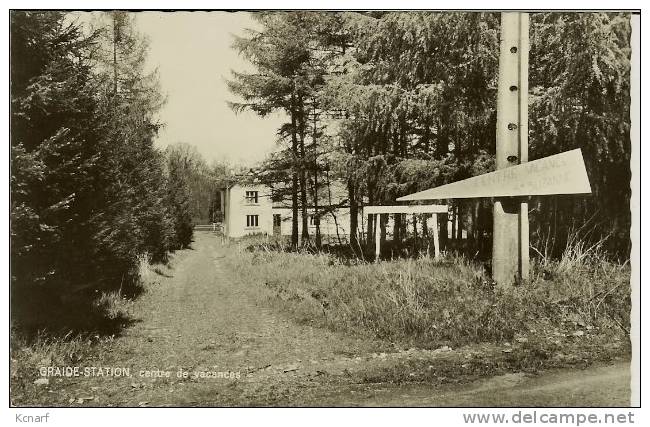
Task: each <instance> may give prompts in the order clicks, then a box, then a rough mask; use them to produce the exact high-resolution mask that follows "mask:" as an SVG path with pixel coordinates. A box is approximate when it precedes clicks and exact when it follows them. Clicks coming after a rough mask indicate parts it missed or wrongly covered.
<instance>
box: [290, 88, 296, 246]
mask: <svg viewBox="0 0 650 427" xmlns="http://www.w3.org/2000/svg"><path fill="white" fill-rule="evenodd" d="M291 100H292V103H294V102H295V96H294V95H293V94H291ZM297 133H298V129H297V124H296V113H295V111H294V110H292V111H291V155H292V156H293V164H292V165H291V247H292V248H293V249H296V248H297V247H298V171H297V170H296V166H297V165H296V162H297V159H298V135H297Z"/></svg>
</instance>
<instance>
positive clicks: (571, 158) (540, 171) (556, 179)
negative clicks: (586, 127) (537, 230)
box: [397, 148, 591, 201]
mask: <svg viewBox="0 0 650 427" xmlns="http://www.w3.org/2000/svg"><path fill="white" fill-rule="evenodd" d="M585 193H591V186H590V185H589V179H588V177H587V170H586V169H585V162H584V160H583V158H582V152H581V151H580V149H579V148H578V149H575V150H571V151H566V152H564V153H560V154H556V155H554V156H549V157H545V158H543V159H539V160H533V161H531V162H528V163H522V164H520V165H517V166H512V167H509V168H505V169H500V170H497V171H495V172H490V173H486V174H483V175H479V176H475V177H472V178H467V179H464V180H462V181H458V182H453V183H451V184H447V185H442V186H440V187H435V188H431V189H429V190H425V191H420V192H418V193H414V194H409V195H408V196H404V197H400V198H399V199H397V200H399V201H410V200H431V199H467V198H477V197H511V196H536V195H549V194H585Z"/></svg>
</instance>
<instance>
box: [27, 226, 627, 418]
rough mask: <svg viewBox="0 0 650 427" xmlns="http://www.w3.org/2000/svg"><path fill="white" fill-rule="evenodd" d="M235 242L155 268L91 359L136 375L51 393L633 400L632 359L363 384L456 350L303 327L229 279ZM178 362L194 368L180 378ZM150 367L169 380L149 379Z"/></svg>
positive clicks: (106, 401) (350, 402)
mask: <svg viewBox="0 0 650 427" xmlns="http://www.w3.org/2000/svg"><path fill="white" fill-rule="evenodd" d="M224 250H227V248H226V247H224V246H221V245H220V244H219V243H218V241H217V239H215V238H214V236H212V235H211V233H196V241H195V242H194V244H193V249H192V250H187V251H182V252H180V253H179V254H178V255H177V256H176V257H175V259H174V261H173V262H172V265H171V268H170V269H169V270H166V271H163V272H160V273H161V274H156V273H151V274H152V275H153V276H155V277H150V278H149V279H150V280H151V279H152V278H155V280H156V281H157V282H158V283H157V284H156V285H154V286H152V287H151V288H150V291H149V292H147V293H146V294H144V295H143V296H142V297H141V298H140V299H139V300H138V301H137V302H136V304H135V306H134V308H133V312H134V313H135V315H136V317H138V321H137V322H136V323H135V324H134V325H133V326H131V327H129V328H128V329H127V330H126V331H125V332H124V334H123V335H122V336H120V337H118V338H116V339H115V341H114V342H113V343H112V345H111V346H110V347H109V348H108V349H107V350H106V352H104V353H103V354H102V357H101V360H97V361H85V363H80V364H83V365H85V366H89V365H91V364H94V365H101V366H113V367H126V368H129V370H130V377H119V378H115V377H110V378H109V377H80V378H57V379H54V380H53V381H52V382H51V383H50V384H49V385H48V386H47V387H46V389H43V390H42V393H39V394H40V396H41V398H42V397H43V396H47V397H48V399H47V401H49V402H51V404H52V405H56V406H59V405H63V406H69V405H78V406H225V405H237V406H249V405H255V406H259V405H281V406H290V405H310V406H311V405H332V406H341V405H343V406H356V405H363V406H373V405H390V406H403V405H409V406H410V405H414V406H456V405H462V406H478V405H487V406H492V405H494V406H499V405H512V406H519V405H535V404H549V405H578V406H582V405H584V404H586V405H590V404H591V405H598V406H605V405H626V404H628V396H629V387H628V385H627V384H629V371H628V369H627V366H626V365H625V364H623V363H621V364H618V365H613V366H610V367H599V368H590V369H587V370H584V371H571V372H570V373H568V374H567V373H564V372H562V373H554V374H550V375H548V376H536V377H533V378H530V377H527V376H525V375H523V374H511V375H510V376H505V377H497V378H495V379H491V380H484V381H481V382H477V383H474V384H469V385H462V386H458V385H456V386H450V387H447V388H444V387H443V388H440V387H435V388H434V387H432V386H431V385H423V384H416V385H408V386H396V385H386V384H359V381H358V378H359V373H360V372H363V371H364V370H368V369H376V368H381V367H382V366H389V365H390V364H391V363H394V362H395V360H397V359H399V360H403V359H404V358H422V357H445V356H444V354H438V353H437V352H436V351H424V350H412V351H407V352H400V353H391V352H390V350H389V349H387V348H386V344H385V343H384V344H382V343H378V342H374V341H372V340H369V339H363V338H359V337H351V336H347V335H344V334H340V333H334V332H330V331H327V330H323V329H319V328H315V327H311V326H309V325H298V324H296V323H294V322H292V321H291V320H289V319H287V318H285V317H283V316H282V315H281V314H278V313H276V312H274V311H272V310H271V309H269V308H266V307H262V306H259V305H257V304H256V302H255V301H254V300H253V299H252V298H251V297H250V296H249V293H248V292H246V289H245V288H244V286H245V285H243V284H237V283H236V281H232V280H228V279H227V274H226V272H224V271H223V267H222V262H221V261H220V260H221V259H222V258H223V251H224ZM179 370H181V372H183V371H185V372H188V376H187V377H185V378H184V377H182V376H181V377H179V376H178V372H179ZM144 371H148V372H150V373H151V372H156V373H157V371H162V372H169V377H166V378H151V377H142V376H141V375H142V374H145V375H146V372H144ZM195 372H198V373H205V376H206V377H204V378H202V377H196V376H195V375H194V374H193V373H195ZM212 376H217V378H212ZM219 376H220V377H219ZM224 376H226V377H227V378H224Z"/></svg>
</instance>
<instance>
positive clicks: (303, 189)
mask: <svg viewBox="0 0 650 427" xmlns="http://www.w3.org/2000/svg"><path fill="white" fill-rule="evenodd" d="M298 105H299V108H300V121H299V123H300V133H299V136H300V139H299V143H300V162H299V164H300V169H299V172H300V214H301V217H302V218H301V219H302V233H301V235H300V237H301V244H302V245H305V244H306V243H307V242H308V241H309V214H308V213H307V175H306V171H305V117H304V114H303V113H304V111H303V110H304V106H303V101H302V98H298Z"/></svg>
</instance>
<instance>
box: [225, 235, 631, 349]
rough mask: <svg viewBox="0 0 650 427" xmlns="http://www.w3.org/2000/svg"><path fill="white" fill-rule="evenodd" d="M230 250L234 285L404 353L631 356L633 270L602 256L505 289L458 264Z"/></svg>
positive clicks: (536, 271)
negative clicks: (616, 346)
mask: <svg viewBox="0 0 650 427" xmlns="http://www.w3.org/2000/svg"><path fill="white" fill-rule="evenodd" d="M232 249H233V250H230V251H228V255H227V256H226V262H227V263H228V265H229V266H230V268H231V269H232V271H233V273H234V276H235V277H238V278H239V279H240V280H241V281H242V283H244V284H246V286H247V288H248V289H249V291H250V292H251V293H253V294H254V295H255V296H257V297H258V298H259V299H261V300H263V301H266V302H267V303H271V304H274V305H277V306H279V307H280V308H281V309H283V310H284V311H287V312H288V313H290V314H291V316H292V317H294V318H295V319H296V320H297V321H299V322H312V323H313V322H315V323H317V324H319V325H322V326H325V327H328V328H330V329H334V330H341V331H346V332H354V333H363V334H368V335H371V336H374V337H376V338H379V339H382V340H386V341H389V342H393V343H396V344H398V345H400V346H403V347H409V346H418V347H420V348H437V347H440V346H444V345H449V346H452V347H458V346H464V345H469V344H473V343H485V342H488V343H508V344H509V345H510V344H516V345H518V346H524V347H525V348H528V350H527V352H526V353H525V354H523V353H522V354H521V355H522V357H523V356H525V357H528V358H532V359H534V360H543V359H544V358H545V356H544V355H545V354H547V355H548V354H552V353H553V352H555V353H558V352H561V348H563V347H564V346H565V345H566V342H567V340H572V344H571V345H570V346H567V348H570V349H573V350H571V351H577V350H576V348H577V347H576V346H575V345H573V344H575V343H574V342H573V341H577V342H578V343H579V342H580V341H581V340H582V341H585V342H586V341H587V338H589V339H590V340H591V341H593V339H594V338H595V337H600V338H603V339H604V340H605V341H611V340H614V341H616V342H621V343H623V344H622V345H623V347H625V348H629V338H628V331H629V322H630V318H629V312H630V306H631V303H630V269H629V265H627V264H623V265H621V264H616V263H611V262H609V261H607V260H605V259H603V258H602V257H598V256H584V254H583V253H581V254H580V256H581V257H580V259H579V260H572V261H571V263H569V260H559V261H546V262H545V263H543V264H540V263H537V264H534V265H533V274H532V276H531V277H532V279H531V281H530V282H528V283H525V284H523V285H519V286H515V287H499V286H494V284H493V283H492V282H491V280H490V279H489V277H488V276H487V274H486V272H485V269H484V268H483V267H482V266H481V265H480V264H478V263H475V262H472V261H469V260H467V259H466V258H463V257H456V256H450V255H447V256H445V257H443V259H441V260H439V261H438V260H434V259H431V258H427V257H423V258H418V259H398V260H393V261H386V262H382V263H380V264H369V263H365V262H361V261H357V262H350V261H348V260H345V261H344V260H341V259H339V258H337V257H335V256H332V255H331V254H325V253H312V252H307V251H303V252H289V251H285V250H283V249H282V247H278V246H277V245H273V246H271V245H269V246H265V245H263V244H257V245H256V246H254V247H253V248H249V246H248V245H246V244H245V243H243V242H240V243H237V244H233V246H232ZM592 255H593V254H592ZM568 265H570V266H571V267H570V268H568V267H567V266H568ZM626 343H627V344H626ZM556 347H557V348H556ZM558 349H560V350H558ZM596 353H597V352H596Z"/></svg>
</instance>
